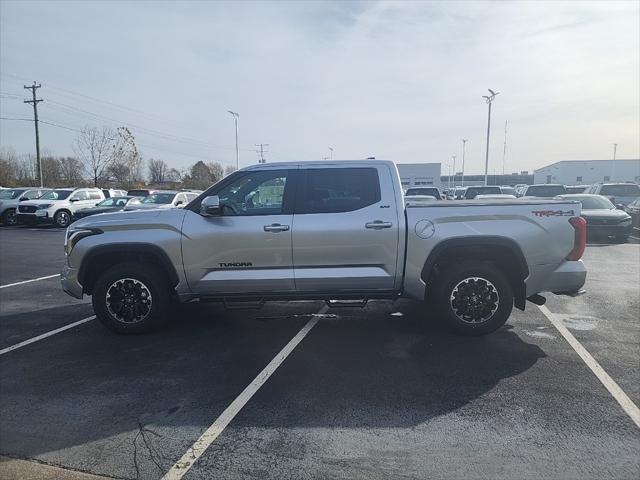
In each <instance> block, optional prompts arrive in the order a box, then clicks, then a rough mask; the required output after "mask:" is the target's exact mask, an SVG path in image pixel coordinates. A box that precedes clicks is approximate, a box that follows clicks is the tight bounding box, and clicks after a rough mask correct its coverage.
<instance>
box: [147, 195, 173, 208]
mask: <svg viewBox="0 0 640 480" xmlns="http://www.w3.org/2000/svg"><path fill="white" fill-rule="evenodd" d="M175 196H176V194H175V193H154V194H153V195H149V196H148V197H145V198H144V200H142V203H155V204H160V205H166V204H167V203H171V202H172V201H173V199H174V197H175Z"/></svg>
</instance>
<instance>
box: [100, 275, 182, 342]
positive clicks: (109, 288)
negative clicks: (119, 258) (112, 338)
mask: <svg viewBox="0 0 640 480" xmlns="http://www.w3.org/2000/svg"><path fill="white" fill-rule="evenodd" d="M170 299H171V291H170V287H169V282H168V280H167V277H166V275H165V274H164V272H163V271H162V270H160V269H159V268H158V267H156V266H154V265H144V264H140V263H126V264H124V263H121V264H118V265H114V266H113V267H111V268H109V269H108V270H107V271H105V272H104V273H103V274H102V275H100V277H98V279H97V281H96V283H95V286H94V289H93V297H92V302H93V310H94V312H95V314H96V317H97V318H98V320H100V322H101V323H102V324H103V325H104V326H105V327H107V328H108V329H109V330H112V331H114V332H116V333H120V334H135V333H146V332H150V331H152V330H156V329H158V328H159V327H161V326H162V325H163V324H164V323H165V322H166V320H167V312H168V310H169V304H170Z"/></svg>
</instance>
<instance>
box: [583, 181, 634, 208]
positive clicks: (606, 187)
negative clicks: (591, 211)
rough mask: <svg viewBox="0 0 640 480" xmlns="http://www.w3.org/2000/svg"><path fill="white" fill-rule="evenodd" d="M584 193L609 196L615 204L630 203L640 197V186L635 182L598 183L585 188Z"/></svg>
mask: <svg viewBox="0 0 640 480" xmlns="http://www.w3.org/2000/svg"><path fill="white" fill-rule="evenodd" d="M584 193H592V194H594V195H602V196H603V197H607V199H609V200H610V201H611V203H613V204H614V205H616V206H618V208H620V207H619V206H620V205H629V204H630V203H631V202H633V201H634V200H635V199H636V198H638V197H640V186H639V185H637V184H635V183H596V184H594V185H591V186H590V187H589V188H587V189H586V190H585V192H584Z"/></svg>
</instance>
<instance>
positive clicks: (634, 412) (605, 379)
mask: <svg viewBox="0 0 640 480" xmlns="http://www.w3.org/2000/svg"><path fill="white" fill-rule="evenodd" d="M538 308H539V309H540V311H541V312H542V313H543V314H544V316H545V317H547V319H548V320H549V321H550V322H551V324H552V325H553V326H554V327H556V330H558V332H560V335H562V336H563V337H564V339H565V340H566V341H567V342H568V343H569V345H571V346H572V347H573V349H574V350H575V351H576V353H577V354H578V355H580V358H582V360H583V361H584V363H586V364H587V366H588V367H589V368H590V369H591V371H592V372H593V373H594V374H595V376H596V377H598V380H600V382H602V384H603V385H604V386H605V388H606V389H607V390H609V393H610V394H611V395H612V396H613V398H615V399H616V401H617V402H618V403H619V404H620V406H621V407H622V409H623V410H624V411H625V412H626V413H627V415H629V417H631V420H633V422H634V423H635V424H636V425H637V426H638V427H639V428H640V408H638V406H637V405H636V404H635V403H633V401H632V400H631V399H630V398H629V397H628V396H627V394H626V393H624V391H623V390H622V389H621V388H620V386H619V385H618V384H617V383H616V382H615V380H614V379H613V378H611V377H610V376H609V374H608V373H607V372H605V370H604V368H602V367H601V366H600V364H599V363H598V362H597V361H596V359H595V358H593V357H592V356H591V354H590V353H589V352H588V351H587V350H586V349H585V348H584V347H583V346H582V344H581V343H580V342H578V340H576V337H574V336H573V334H572V333H571V332H570V331H569V330H568V329H567V327H565V326H564V324H563V323H562V321H560V319H558V318H557V317H556V316H555V315H554V314H553V313H551V311H549V309H548V308H547V307H545V306H544V305H539V306H538Z"/></svg>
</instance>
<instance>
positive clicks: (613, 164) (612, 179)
mask: <svg viewBox="0 0 640 480" xmlns="http://www.w3.org/2000/svg"><path fill="white" fill-rule="evenodd" d="M617 151H618V144H617V143H614V144H613V162H611V181H612V182H613V181H614V177H615V172H616V152H617Z"/></svg>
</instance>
